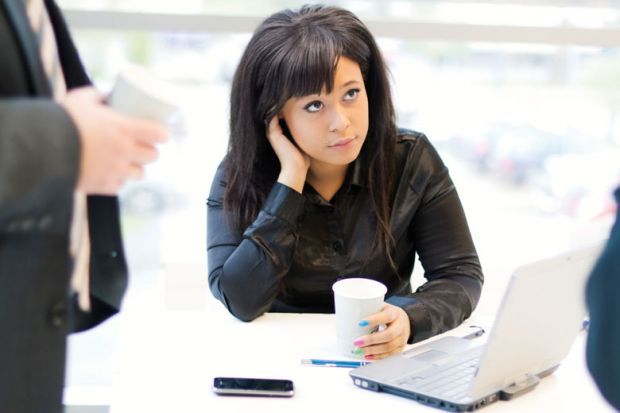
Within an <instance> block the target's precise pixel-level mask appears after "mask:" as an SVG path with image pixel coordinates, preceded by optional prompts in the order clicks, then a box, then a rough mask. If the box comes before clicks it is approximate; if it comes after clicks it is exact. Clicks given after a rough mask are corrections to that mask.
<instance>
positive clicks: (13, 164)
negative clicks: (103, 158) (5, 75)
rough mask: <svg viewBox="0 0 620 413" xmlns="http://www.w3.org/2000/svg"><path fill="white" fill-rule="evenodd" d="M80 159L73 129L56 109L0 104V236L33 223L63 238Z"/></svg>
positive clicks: (15, 101)
mask: <svg viewBox="0 0 620 413" xmlns="http://www.w3.org/2000/svg"><path fill="white" fill-rule="evenodd" d="M79 156H80V141H79V137H78V132H77V129H76V128H75V126H74V124H73V122H72V121H71V119H70V118H69V116H68V114H67V113H66V112H65V111H64V110H63V109H62V108H61V107H60V105H58V104H56V103H54V102H53V101H51V100H50V99H45V98H3V99H0V232H5V231H8V232H10V231H13V230H15V229H16V228H15V227H19V226H23V225H30V224H28V223H29V222H31V221H32V220H33V219H34V221H40V222H39V223H41V225H40V227H41V226H42V225H43V224H42V223H45V225H44V227H45V228H47V231H49V232H53V233H57V234H63V233H65V232H66V228H67V226H68V225H69V220H70V217H71V211H72V206H73V190H74V188H75V183H76V181H77V176H78V172H79ZM34 225H36V222H35V223H34Z"/></svg>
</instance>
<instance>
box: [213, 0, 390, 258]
mask: <svg viewBox="0 0 620 413" xmlns="http://www.w3.org/2000/svg"><path fill="white" fill-rule="evenodd" d="M340 57H347V58H349V59H351V60H353V61H355V62H356V63H357V64H358V65H359V66H360V69H361V72H362V75H363V77H364V83H365V87H366V93H367V96H368V111H369V128H368V135H367V137H366V141H365V142H364V145H363V147H362V150H361V152H360V160H361V162H362V170H363V171H364V181H365V184H366V186H367V188H368V191H369V193H370V200H371V207H372V209H373V211H374V213H375V216H376V219H377V226H376V232H375V238H374V242H375V243H377V242H378V243H380V244H383V245H384V247H385V250H386V251H387V252H388V258H389V259H390V262H391V264H392V266H393V267H394V263H393V261H392V258H391V254H390V251H391V246H392V245H393V239H392V236H391V232H390V228H389V222H390V216H391V202H392V199H391V198H392V193H393V181H394V150H395V144H396V133H397V132H396V124H395V117H394V107H393V104H392V97H391V94H390V85H389V80H388V78H387V69H386V67H385V63H384V61H383V58H382V56H381V53H380V51H379V48H378V47H377V44H376V42H375V40H374V38H373V36H372V35H371V34H370V32H369V31H368V29H367V28H366V26H365V25H364V24H363V23H362V22H361V21H360V20H359V19H358V18H357V17H356V16H355V15H354V14H353V13H351V12H349V11H347V10H343V9H340V8H337V7H326V6H320V5H312V6H303V7H302V8H301V9H299V10H290V9H287V10H283V11H281V12H278V13H276V14H274V15H272V16H270V17H268V18H267V19H266V20H265V21H264V22H263V23H262V24H261V25H260V26H259V27H258V28H257V29H256V31H255V32H254V35H253V36H252V38H251V39H250V42H249V43H248V45H247V47H246V49H245V52H244V53H243V56H242V57H241V61H240V63H239V66H238V67H237V71H236V72H235V76H234V79H233V83H232V91H231V97H230V140H229V144H228V154H227V156H226V159H225V164H224V165H225V175H226V191H225V195H224V208H225V209H226V210H228V211H230V213H231V215H232V219H233V221H234V222H233V224H234V225H235V226H236V227H237V228H238V229H239V231H241V232H242V231H243V230H244V229H245V228H247V227H248V226H249V225H250V224H251V223H252V221H253V220H254V219H255V218H256V216H257V214H258V212H259V210H260V208H261V205H262V203H263V201H264V200H265V198H266V196H267V194H268V193H269V190H270V189H271V187H272V186H273V184H274V182H275V181H276V179H277V176H278V173H279V170H280V163H279V161H278V158H277V156H276V154H275V152H274V151H273V149H272V148H271V145H270V144H269V141H268V140H267V138H266V124H265V122H266V121H269V120H270V119H271V118H272V117H273V116H275V115H277V114H278V113H279V112H280V110H281V109H282V107H283V106H284V104H285V103H286V101H287V100H288V99H290V98H292V97H301V96H306V95H309V94H315V93H319V92H320V91H321V90H322V89H323V87H325V89H326V90H327V93H330V92H331V90H332V88H333V80H334V71H335V66H336V63H337V61H338V58H340Z"/></svg>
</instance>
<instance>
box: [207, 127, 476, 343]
mask: <svg viewBox="0 0 620 413" xmlns="http://www.w3.org/2000/svg"><path fill="white" fill-rule="evenodd" d="M395 162H396V171H397V175H396V181H397V186H396V194H395V197H394V207H393V212H392V217H391V221H390V226H391V230H392V234H393V236H394V239H395V241H396V243H395V249H394V250H393V251H392V257H393V258H394V261H395V262H396V265H397V269H398V271H397V272H394V270H393V269H392V268H391V267H390V264H389V261H388V259H387V254H386V251H385V250H384V249H383V248H382V247H380V246H379V247H377V246H373V245H372V244H373V243H372V240H373V236H374V231H375V217H374V213H373V212H372V210H371V207H370V198H369V196H368V192H367V190H366V188H365V186H364V182H363V180H362V179H361V174H360V170H359V169H360V164H359V163H358V162H357V161H356V162H354V163H353V164H352V166H351V170H350V173H349V175H348V177H347V179H346V180H345V183H344V184H343V186H342V187H341V188H340V190H339V191H338V192H337V193H336V195H335V196H334V197H333V198H332V200H331V202H327V201H325V200H324V199H323V198H322V197H321V196H320V195H319V194H318V193H317V192H316V191H315V190H314V189H313V188H312V187H311V186H309V185H306V186H305V188H304V191H303V194H299V193H298V192H296V191H294V190H292V189H290V188H289V187H287V186H285V185H282V184H280V183H275V184H274V186H273V188H272V190H271V192H270V194H269V196H268V197H267V199H266V201H265V203H264V205H263V207H262V209H261V211H260V213H259V214H258V216H257V218H256V219H255V221H254V222H253V223H252V225H250V226H249V227H248V228H247V229H245V231H241V230H239V231H235V230H231V229H230V228H229V227H230V225H229V224H228V223H227V222H226V218H225V215H226V213H225V211H224V210H223V208H222V202H223V196H224V189H225V179H226V178H225V176H224V172H223V167H222V165H220V167H219V169H218V170H217V173H216V175H215V178H214V180H213V183H212V185H211V192H210V195H209V199H208V201H207V205H208V208H207V251H208V264H209V285H210V288H211V291H212V293H213V295H214V296H215V297H216V298H218V299H219V300H220V301H221V302H222V303H223V304H224V305H225V306H226V307H227V308H228V310H229V311H230V312H231V313H232V314H233V315H235V316H236V317H238V318H240V319H241V320H245V321H249V320H252V319H254V318H256V317H258V316H260V315H261V314H263V313H264V312H266V311H273V312H321V313H325V312H333V311H334V303H333V293H332V289H331V287H332V284H333V283H334V282H335V281H337V280H340V279H342V278H347V277H357V276H363V277H366V278H372V279H375V280H378V281H380V282H382V283H384V284H385V285H386V286H387V289H388V292H387V296H386V302H388V303H391V304H394V305H397V306H399V307H402V308H403V309H404V310H405V311H406V312H407V314H408V315H409V319H410V321H411V332H412V335H411V337H410V339H409V342H410V343H411V342H417V341H420V340H423V339H425V338H428V337H430V336H433V335H435V334H438V333H441V332H443V331H446V330H449V329H451V328H453V327H456V326H457V325H459V324H460V323H461V322H462V321H463V320H464V319H465V318H467V317H469V315H470V314H471V312H472V311H473V309H474V308H475V306H476V304H477V303H478V299H479V298H480V290H481V288H482V283H483V276H482V271H481V268H480V262H479V260H478V256H477V254H476V249H475V247H474V244H473V242H472V239H471V235H470V233H469V228H468V226H467V221H466V219H465V215H464V212H463V208H462V206H461V202H460V200H459V197H458V195H457V192H456V189H455V188H454V185H453V183H452V180H451V179H450V176H449V174H448V170H447V168H446V167H445V165H444V164H443V162H442V161H441V159H440V157H439V155H438V154H437V152H436V151H435V149H434V148H433V146H432V145H431V144H430V142H429V141H428V139H427V138H426V136H424V135H423V134H420V133H417V132H411V131H403V130H401V131H400V133H399V137H398V142H397V144H396V159H395ZM416 254H418V256H419V258H420V262H421V263H422V266H423V267H424V270H425V277H426V279H427V282H426V283H425V284H424V285H422V286H421V287H420V288H418V290H417V291H416V292H414V293H412V291H411V284H410V278H411V273H412V270H413V266H414V262H415V255H416Z"/></svg>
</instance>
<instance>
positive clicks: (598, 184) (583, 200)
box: [532, 149, 620, 219]
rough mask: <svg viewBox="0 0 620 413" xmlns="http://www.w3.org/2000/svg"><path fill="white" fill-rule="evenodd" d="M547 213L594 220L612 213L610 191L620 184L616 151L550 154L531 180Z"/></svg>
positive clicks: (619, 158) (619, 161)
mask: <svg viewBox="0 0 620 413" xmlns="http://www.w3.org/2000/svg"><path fill="white" fill-rule="evenodd" d="M532 183H533V185H534V187H535V188H536V189H537V190H538V191H540V194H541V196H543V197H545V198H546V200H547V202H545V203H542V205H546V206H547V209H549V211H548V212H552V213H558V212H559V213H561V214H564V215H567V216H570V217H575V218H581V219H594V218H599V217H602V216H606V215H609V214H613V212H614V211H615V202H614V199H613V191H614V189H615V188H616V187H617V186H618V185H619V184H620V150H618V149H609V150H606V151H596V152H590V153H580V154H566V155H554V156H551V157H549V158H548V159H547V160H546V161H545V162H544V165H543V168H542V170H541V171H540V174H539V175H538V176H537V177H536V179H535V180H533V181H532Z"/></svg>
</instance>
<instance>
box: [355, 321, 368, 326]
mask: <svg viewBox="0 0 620 413" xmlns="http://www.w3.org/2000/svg"><path fill="white" fill-rule="evenodd" d="M357 325H358V326H360V327H368V321H367V320H362V321H360V322H359V323H357Z"/></svg>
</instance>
